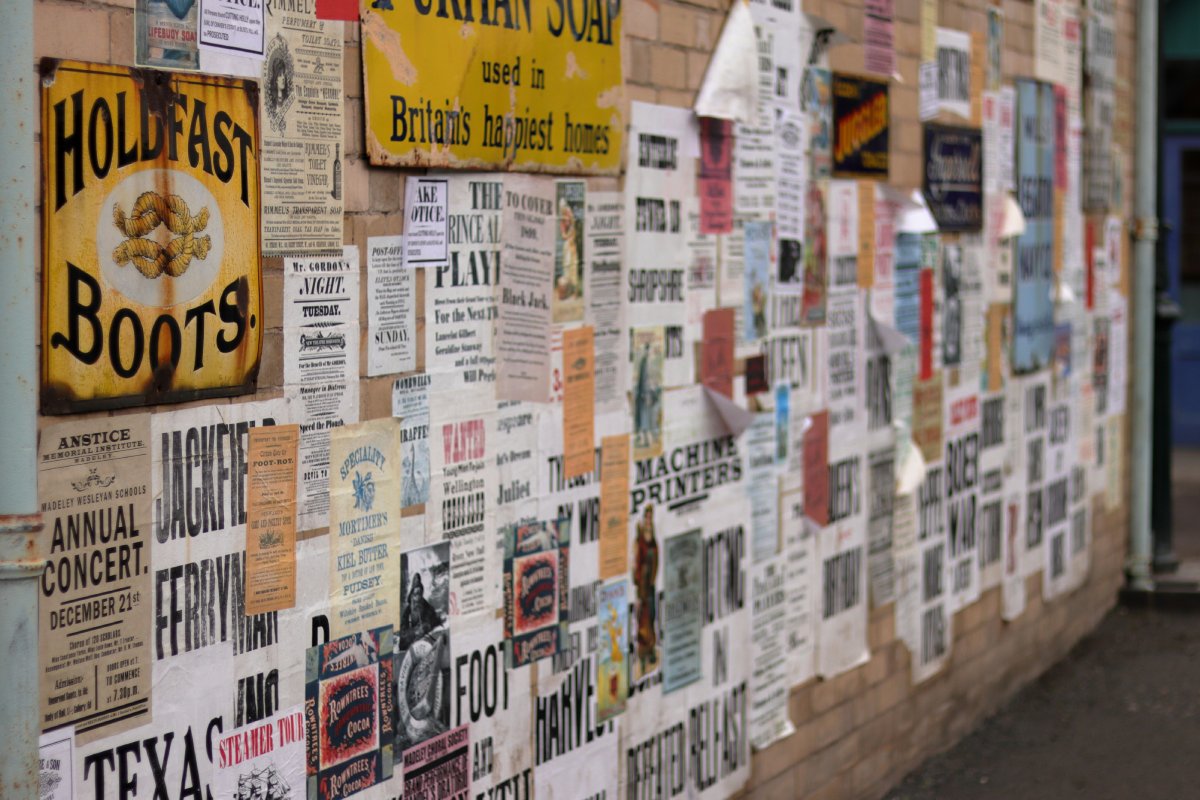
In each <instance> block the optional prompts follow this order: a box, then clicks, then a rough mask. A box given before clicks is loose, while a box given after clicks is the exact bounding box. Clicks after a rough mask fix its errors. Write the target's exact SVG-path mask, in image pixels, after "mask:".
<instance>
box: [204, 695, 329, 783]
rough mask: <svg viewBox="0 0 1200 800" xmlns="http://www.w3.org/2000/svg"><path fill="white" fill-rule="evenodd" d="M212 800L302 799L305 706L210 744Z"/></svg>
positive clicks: (281, 710) (245, 726)
mask: <svg viewBox="0 0 1200 800" xmlns="http://www.w3.org/2000/svg"><path fill="white" fill-rule="evenodd" d="M214 750H215V751H216V752H215V753H214V756H215V763H214V765H213V766H214V771H213V788H214V790H215V795H216V796H217V797H236V798H239V800H240V798H242V797H250V798H253V797H264V798H293V797H295V798H299V797H300V796H302V795H303V794H306V790H305V788H304V787H305V785H306V775H305V766H306V761H305V759H306V754H305V731H304V706H303V705H295V706H291V707H290V708H285V709H280V710H279V711H278V712H276V713H275V714H273V715H272V716H270V717H267V718H266V719H262V720H258V721H257V722H252V723H250V724H248V725H243V726H242V727H240V728H237V729H235V730H232V731H229V732H228V733H224V734H222V735H220V736H219V737H218V739H217V741H216V743H215V747H214Z"/></svg>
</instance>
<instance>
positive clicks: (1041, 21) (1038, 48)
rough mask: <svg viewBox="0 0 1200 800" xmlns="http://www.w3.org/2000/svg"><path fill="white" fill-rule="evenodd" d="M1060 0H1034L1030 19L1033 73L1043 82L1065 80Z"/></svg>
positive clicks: (1062, 3)
mask: <svg viewBox="0 0 1200 800" xmlns="http://www.w3.org/2000/svg"><path fill="white" fill-rule="evenodd" d="M1065 7H1066V3H1065V2H1064V0H1037V2H1035V3H1034V12H1033V13H1034V19H1033V31H1034V42H1033V75H1034V77H1035V78H1038V79H1039V80H1043V81H1046V82H1047V83H1058V84H1062V83H1065V82H1066V81H1065V77H1066V69H1067V66H1066V63H1065V62H1066V53H1065V52H1064V50H1065V43H1064V42H1063V18H1064V16H1065V14H1064V12H1065V10H1066V8H1065Z"/></svg>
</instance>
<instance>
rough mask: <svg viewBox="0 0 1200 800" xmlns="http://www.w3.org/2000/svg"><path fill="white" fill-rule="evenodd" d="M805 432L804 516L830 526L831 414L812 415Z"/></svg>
mask: <svg viewBox="0 0 1200 800" xmlns="http://www.w3.org/2000/svg"><path fill="white" fill-rule="evenodd" d="M809 419H810V421H811V422H810V425H809V428H808V430H806V431H805V432H804V516H806V517H808V518H809V519H811V520H812V521H813V522H815V523H817V524H818V525H820V526H821V527H825V526H826V525H828V524H829V412H828V411H821V412H819V413H816V414H813V415H812V417H810V418H809Z"/></svg>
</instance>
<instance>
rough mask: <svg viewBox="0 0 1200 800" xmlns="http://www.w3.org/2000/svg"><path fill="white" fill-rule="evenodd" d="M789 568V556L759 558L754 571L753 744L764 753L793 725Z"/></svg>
mask: <svg viewBox="0 0 1200 800" xmlns="http://www.w3.org/2000/svg"><path fill="white" fill-rule="evenodd" d="M786 578H787V568H786V566H785V557H784V556H782V555H779V556H772V557H770V558H768V559H765V560H762V561H759V560H757V559H755V561H754V566H753V568H752V570H751V573H750V586H751V617H750V619H751V626H752V630H751V641H752V642H753V650H752V652H751V655H750V658H751V663H752V664H753V665H754V667H753V673H752V674H751V679H750V745H751V746H752V747H753V748H754V749H755V750H764V749H766V748H767V747H769V746H770V745H772V744H773V743H775V742H777V741H779V740H780V739H782V738H784V737H786V736H790V735H791V734H792V733H793V732H794V731H795V727H793V725H792V721H791V719H790V718H789V712H788V696H789V694H790V691H789V690H790V688H791V677H792V676H791V675H790V674H789V670H788V667H789V666H790V663H789V658H788V648H787V636H788V633H789V631H788V625H789V623H791V622H793V620H792V619H790V618H789V615H788V610H789V609H788V593H787V584H786Z"/></svg>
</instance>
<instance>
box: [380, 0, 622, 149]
mask: <svg viewBox="0 0 1200 800" xmlns="http://www.w3.org/2000/svg"><path fill="white" fill-rule="evenodd" d="M362 39H363V44H362V48H363V71H364V72H365V78H364V79H365V82H366V106H367V108H366V117H367V122H366V129H367V130H366V135H367V149H368V151H369V152H370V156H371V163H372V164H383V165H393V166H413V167H417V166H420V167H469V168H492V169H494V168H497V167H501V168H512V169H517V170H530V171H532V170H537V171H545V172H567V173H616V172H617V171H618V169H619V168H620V163H621V149H622V147H621V142H622V135H623V131H624V121H623V119H622V116H621V114H622V112H621V99H622V92H623V88H622V83H621V2H620V0H362Z"/></svg>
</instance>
